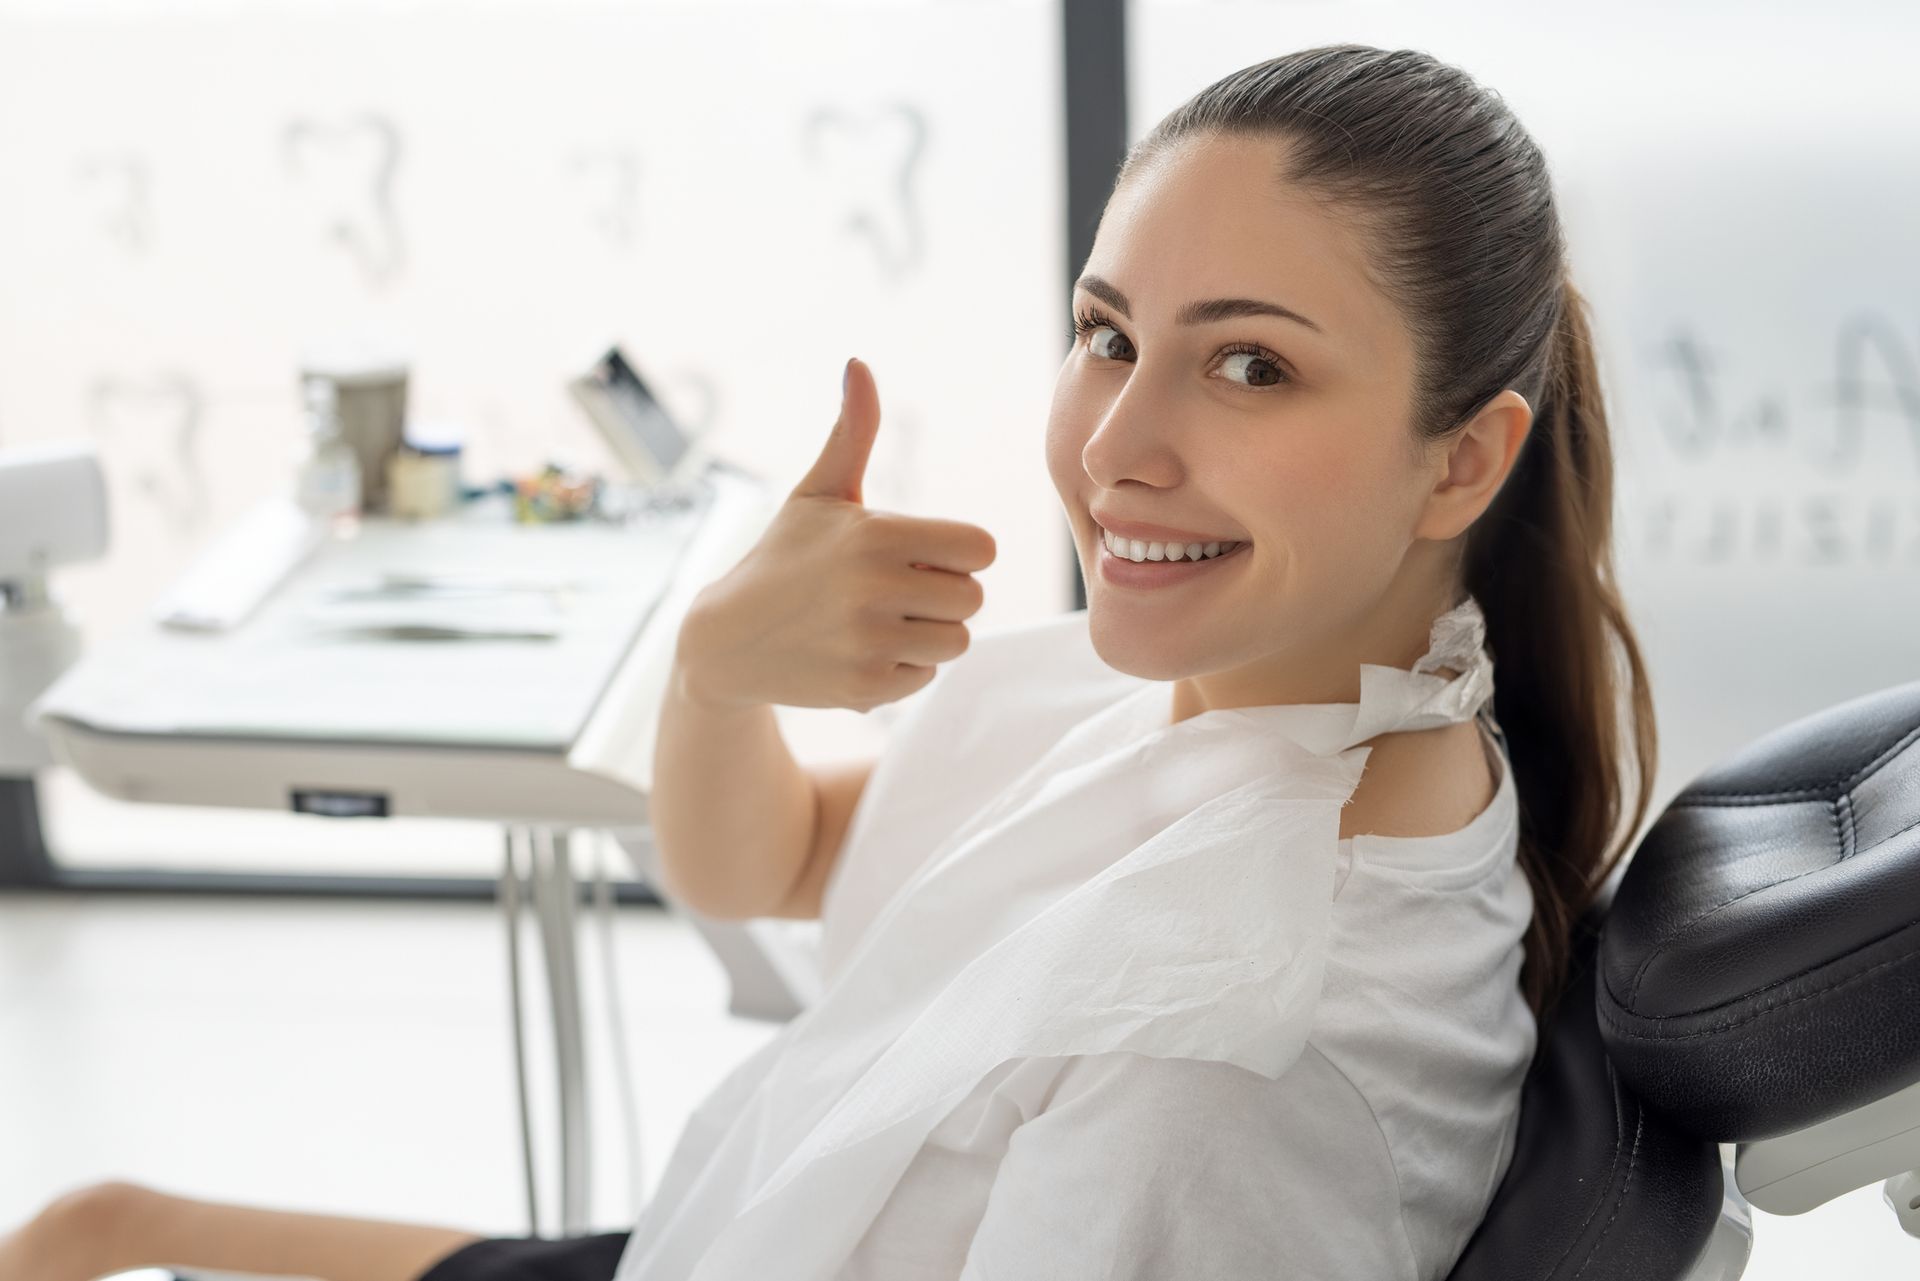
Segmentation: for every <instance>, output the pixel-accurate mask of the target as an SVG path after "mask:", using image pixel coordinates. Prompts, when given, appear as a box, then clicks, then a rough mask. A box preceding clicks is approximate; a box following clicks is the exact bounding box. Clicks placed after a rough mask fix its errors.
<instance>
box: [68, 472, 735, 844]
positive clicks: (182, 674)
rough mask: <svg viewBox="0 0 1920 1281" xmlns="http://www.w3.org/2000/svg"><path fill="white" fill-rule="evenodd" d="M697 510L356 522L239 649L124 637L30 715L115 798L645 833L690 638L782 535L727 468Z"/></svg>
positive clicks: (155, 634) (690, 502)
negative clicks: (661, 743)
mask: <svg viewBox="0 0 1920 1281" xmlns="http://www.w3.org/2000/svg"><path fill="white" fill-rule="evenodd" d="M686 494H687V497H686V498H685V500H684V501H683V502H682V504H681V505H680V506H678V507H672V506H662V507H659V508H657V509H656V510H653V511H650V512H648V513H646V514H644V515H642V516H639V517H637V518H635V519H631V520H629V521H628V522H626V523H624V524H615V523H611V522H566V523H558V524H546V525H522V524H517V523H515V522H514V521H513V520H512V517H511V513H510V510H509V508H508V503H507V500H506V499H505V498H504V497H499V498H489V499H483V500H479V501H476V502H474V503H470V504H468V505H467V506H466V507H464V508H463V509H462V510H461V512H460V513H459V514H458V515H457V516H453V517H449V518H446V519H442V520H435V521H427V522H421V523H409V522H404V521H398V520H388V519H379V518H373V519H368V520H365V521H363V522H362V523H361V525H360V528H359V531H358V533H357V535H355V536H353V537H350V538H341V539H332V540H329V541H327V542H326V543H324V544H323V545H322V546H321V547H320V548H319V549H318V550H317V551H316V552H315V553H314V554H313V555H312V556H311V557H310V558H309V559H307V560H306V561H305V562H303V563H302V564H301V565H300V566H299V567H298V568H297V569H295V570H293V571H292V572H291V573H290V575H289V576H288V577H287V578H286V579H285V581H283V582H282V583H281V584H280V585H279V587H278V588H277V589H276V590H275V591H274V592H273V593H272V595H270V596H269V597H268V598H267V599H266V600H265V601H264V602H263V603H262V604H261V605H260V606H259V607H258V609H257V610H256V611H255V612H254V613H253V614H252V615H251V616H250V617H248V618H247V619H246V621H245V622H243V623H241V624H240V625H239V626H238V627H237V628H235V629H234V630H232V631H223V632H213V631H209V632H199V633H196V632H185V631H177V630H173V629H170V628H167V627H164V626H162V625H160V624H159V623H157V622H150V623H145V624H142V625H139V626H136V627H134V628H132V629H131V630H129V631H128V632H126V633H124V634H122V635H120V636H119V637H117V638H115V639H114V640H113V641H112V642H110V643H108V644H106V645H104V646H102V647H100V648H99V649H97V650H95V651H93V652H91V653H89V654H88V655H86V656H85V657H84V658H83V659H82V660H81V661H80V662H79V663H78V664H76V665H75V666H74V667H73V668H72V669H70V670H69V671H68V672H67V673H66V674H65V675H64V676H63V677H62V678H61V679H60V680H59V681H57V682H56V683H55V684H54V685H53V687H52V688H50V689H49V690H48V691H47V692H46V693H45V694H44V695H43V696H42V697H41V699H40V700H39V702H38V703H37V704H36V705H35V707H34V709H33V711H34V715H35V717H36V718H37V723H38V725H39V728H40V729H41V730H42V732H44V733H45V734H46V735H47V737H48V739H49V741H50V743H51V745H52V749H53V751H54V753H55V755H56V757H57V758H59V759H60V760H61V761H62V762H63V763H65V764H67V765H69V766H71V767H72V768H73V769H74V770H75V771H76V772H77V773H78V774H79V775H80V776H81V777H82V778H83V779H85V780H86V782H87V783H88V784H90V785H91V786H93V787H94V788H96V789H98V790H99V791H101V792H103V793H105V794H107V795H109V796H113V797H116V798H119V799H122V800H128V801H146V802H161V803H170V804H182V805H218V806H233V807H242V808H247V809H265V810H274V809H280V810H286V809H291V810H294V811H298V812H305V813H315V814H326V815H334V816H355V815H366V816H383V817H404V816H431V817H440V818H465V819H481V820H488V821H498V822H503V823H512V824H525V825H549V824H565V825H578V826H583V827H620V826H626V825H630V824H644V823H645V821H646V812H647V807H646V797H645V793H646V791H647V789H648V787H649V786H650V783H651V779H652V759H653V746H654V734H655V728H656V726H655V721H656V719H657V716H658V710H659V705H660V694H661V693H662V691H664V689H665V686H666V681H667V678H668V674H669V671H670V668H671V664H672V657H673V651H674V646H675V644H676V642H677V639H678V632H679V625H680V621H681V619H682V618H683V617H684V614H685V610H686V607H687V605H688V604H689V603H690V600H691V597H692V596H693V595H694V594H695V593H696V592H697V591H698V590H699V589H700V588H701V587H703V586H704V585H705V584H706V583H707V582H709V581H711V580H712V579H713V578H715V577H717V576H718V575H719V574H721V573H723V572H725V570H726V569H727V568H728V567H730V566H731V565H732V564H733V563H734V562H735V561H737V560H738V558H739V557H740V556H741V555H742V554H744V552H745V551H746V549H747V548H748V547H749V546H751V544H752V542H753V540H754V539H755V538H757V537H758V535H759V533H760V532H761V530H762V529H763V528H764V526H765V522H766V520H767V519H768V518H769V517H770V515H771V507H770V505H769V502H768V498H767V495H766V492H765V490H764V487H763V486H761V484H760V483H759V482H758V480H757V479H755V478H752V477H751V476H749V475H747V474H746V473H744V472H739V471H737V470H735V469H732V468H730V467H728V466H726V465H725V464H715V465H713V466H712V467H711V468H710V469H709V470H708V472H706V473H705V474H704V475H702V476H701V477H700V478H699V480H698V481H697V483H696V484H695V485H693V486H691V487H690V488H689V489H688V490H687V491H686ZM422 618H426V619H428V620H432V619H448V620H453V621H454V623H455V624H456V626H455V627H454V628H452V629H451V630H448V629H445V628H441V627H437V626H426V625H422V623H421V620H422ZM476 620H491V622H486V621H481V622H478V623H476ZM396 623H397V624H402V625H394V626H387V625H384V624H396ZM492 624H498V627H497V630H495V631H494V632H493V634H488V631H487V628H488V627H489V626H491V625H492ZM476 626H477V627H478V628H479V630H478V634H471V633H470V632H469V631H468V629H472V628H475V627H476Z"/></svg>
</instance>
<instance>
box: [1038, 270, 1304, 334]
mask: <svg viewBox="0 0 1920 1281" xmlns="http://www.w3.org/2000/svg"><path fill="white" fill-rule="evenodd" d="M1075 287H1076V288H1079V289H1084V290H1086V291H1087V292H1088V293H1090V294H1092V295H1093V296H1094V297H1095V298H1098V299H1099V300H1100V301H1101V302H1104V303H1106V304H1107V305H1108V306H1110V307H1112V308H1113V309H1114V310H1115V311H1118V312H1119V313H1120V314H1121V315H1123V316H1125V317H1126V318H1127V319H1128V320H1132V319H1133V313H1132V312H1131V311H1130V310H1128V308H1127V296H1126V295H1125V294H1123V293H1121V292H1120V291H1119V290H1118V289H1116V288H1114V286H1113V283H1112V282H1111V281H1109V280H1107V279H1105V278H1104V277H1101V276H1082V277H1080V279H1079V280H1078V281H1076V282H1075ZM1239 316H1278V317H1280V318H1281V319H1282V320H1291V321H1295V322H1297V323H1299V324H1302V325H1305V326H1306V327H1307V328H1308V329H1311V330H1313V332H1314V333H1316V334H1321V333H1325V332H1326V331H1325V330H1324V329H1322V328H1320V326H1318V325H1316V324H1314V323H1313V321H1311V320H1309V319H1307V318H1306V317H1305V316H1303V315H1301V314H1300V313H1299V312H1297V311H1295V310H1293V309H1292V308H1291V307H1282V306H1281V305H1280V304H1279V303H1277V302H1261V301H1260V300H1259V299H1257V298H1208V299H1204V300H1202V301H1200V302H1190V303H1188V304H1187V305H1186V306H1184V307H1182V308H1181V309H1180V312H1179V314H1178V315H1176V316H1175V317H1174V320H1175V321H1176V322H1178V323H1179V324H1182V325H1207V324H1212V323H1213V322H1215V321H1218V320H1232V319H1234V318H1236V317H1239Z"/></svg>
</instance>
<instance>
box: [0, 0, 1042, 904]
mask: <svg viewBox="0 0 1920 1281" xmlns="http://www.w3.org/2000/svg"><path fill="white" fill-rule="evenodd" d="M1058 26H1059V22H1058V16H1057V10H1056V6H1055V5H1053V4H1052V3H1044V2H1042V0H1019V2H1012V0H1004V2H1000V3H969V4H950V3H933V2H930V3H894V4H865V5H858V4H834V3H808V4H744V3H729V2H726V0H709V2H703V3H700V4H697V5H695V4H687V3H644V4H633V3H629V4H623V5H618V6H612V5H602V6H588V5H584V4H565V5H554V4H544V3H541V4H536V3H533V2H531V0H527V2H524V3H494V4H489V5H484V6H482V5H476V4H437V5H420V4H400V3H384V4H358V5H314V4H302V5H295V4H288V3H272V4H267V3H260V4H249V5H246V6H244V7H243V6H235V5H223V6H214V5H210V4H204V3H190V2H188V0H176V2H174V3H147V4H141V5H113V6H109V5H101V4H89V5H84V6H51V5H44V4H40V5H23V4H17V3H16V4H11V5H8V4H4V3H0V445H4V444H20V443H24V442H28V441H34V440H40V439H45V438H52V437H65V436H76V435H78V436H88V437H92V438H94V439H96V440H98V441H99V442H100V444H101V447H102V449H103V450H104V457H105V461H106V464H107V467H108V469H109V473H110V483H111V488H112V494H113V501H114V525H115V530H114V542H115V546H114V551H113V554H112V557H111V559H110V560H109V561H108V562H106V563H104V564H102V565H98V566H92V567H85V568H80V569H77V570H76V571H74V572H72V573H69V574H64V575H62V576H61V579H60V582H59V586H60V587H61V588H62V594H63V595H64V597H65V599H66V600H67V602H68V604H69V606H70V608H71V609H72V610H73V612H74V613H75V614H76V615H77V616H78V617H79V619H80V621H81V623H82V625H83V627H84V629H85V631H86V633H87V634H88V636H89V637H91V638H99V637H102V636H105V635H107V634H109V633H110V632H112V631H113V630H115V629H117V628H120V627H122V626H125V625H128V624H130V623H132V622H134V621H135V620H137V619H138V618H140V617H141V615H142V613H143V611H144V610H145V608H146V605H147V603H148V602H149V601H150V600H151V599H152V597H153V596H154V595H155V594H156V593H157V591H158V590H159V589H160V587H161V586H163V585H164V583H165V581H166V580H167V579H168V578H169V577H170V576H171V575H173V574H175V573H177V572H178V571H179V570H180V569H181V568H182V567H183V566H184V565H185V564H187V563H188V561H189V559H190V557H191V555H192V554H193V552H194V551H195V549H196V548H198V547H199V546H201V545H202V544H203V543H204V542H205V541H206V540H207V539H208V538H209V537H210V536H212V534H213V533H214V532H216V531H217V530H218V529H219V528H220V527H221V526H222V524H223V523H225V522H228V521H230V520H232V519H233V518H234V517H235V516H236V515H237V514H238V513H240V512H241V511H243V510H244V509H245V508H246V506H247V505H248V504H249V503H250V502H251V501H253V500H254V498H255V497H256V496H257V495H259V494H260V493H262V492H264V491H268V490H272V489H274V488H277V487H284V486H285V485H287V484H288V483H289V477H290V468H291V466H292V458H293V454H294V451H295V448H296V445H297V443H298V439H299V431H300V427H299V420H298V416H297V411H298V400H297V395H296V386H295V367H296V362H297V360H298V357H299V353H300V350H301V348H302V347H303V346H304V345H305V344H307V343H308V342H310V341H312V340H314V339H316V338H322V337H326V336H329V335H332V334H335V333H340V332H367V333H377V334H384V335H387V336H390V337H391V338H393V339H395V340H398V341H400V342H402V343H404V344H405V345H406V346H407V348H408V349H410V350H411V351H412V353H413V356H414V362H415V363H414V370H415V379H414V384H413V393H414V396H413V405H412V408H413V409H414V411H415V412H416V413H417V414H419V415H421V416H426V417H433V418H452V419H456V420H458V421H461V422H463V423H465V424H466V425H467V426H468V429H469V432H470V440H471V444H470V448H469V454H470V458H469V468H468V470H469V475H470V477H471V478H476V479H492V478H495V477H497V476H498V475H500V474H501V472H502V471H503V470H506V469H513V470H519V471H526V470H531V469H534V468H537V467H538V466H539V465H540V464H541V463H543V462H544V461H546V460H547V459H548V458H550V457H556V456H558V457H564V458H572V459H576V460H579V461H582V462H587V463H598V462H601V461H603V456H602V455H601V454H600V452H599V449H598V446H597V442H596V441H595V440H594V439H593V437H592V435H591V432H590V429H589V428H588V427H587V425H586V424H585V422H584V420H583V418H582V417H581V416H580V414H579V413H578V412H577V411H576V410H575V408H574V406H573V405H572V403H571V401H570V400H569V399H568V398H567V397H566V395H565V393H564V391H563V384H564V380H565V379H566V378H567V377H568V376H569V375H571V374H573V373H574V372H577V371H579V370H581V369H583V368H584V367H585V366H586V365H587V364H588V363H589V362H590V361H592V360H593V359H594V358H595V357H596V356H598V355H599V353H600V352H601V351H602V350H604V348H605V347H606V345H607V344H608V343H609V342H613V341H618V342H620V343H622V344H623V345H624V346H625V348H626V350H627V351H628V353H629V354H630V355H631V356H632V357H633V358H634V359H635V362H636V364H637V365H638V366H639V368H640V369H641V372H642V374H643V375H644V376H646V377H647V378H648V379H649V381H650V382H651V383H653V384H654V385H655V387H656V388H657V390H658V391H659V392H660V394H661V396H662V398H663V399H664V400H666V401H667V403H668V405H669V408H670V409H671V410H672V411H673V412H674V413H675V414H676V415H677V416H678V417H680V418H681V419H682V420H683V421H685V422H686V423H687V424H689V425H690V426H691V427H693V428H694V429H696V430H700V431H704V432H706V433H709V435H710V438H711V441H712V443H713V445H714V448H715V449H716V450H718V451H719V452H720V453H722V454H723V455H725V456H728V457H729V458H732V459H734V460H735V461H738V462H740V463H742V464H744V465H747V466H749V467H752V468H753V469H755V470H757V471H759V472H760V473H762V474H763V475H765V476H767V477H768V478H769V479H770V481H771V482H772V483H774V484H776V485H778V486H779V487H780V488H781V489H785V488H789V487H791V485H792V484H793V483H795V482H796V481H797V480H798V479H799V477H800V475H801V474H802V473H803V472H804V471H805V470H806V468H807V467H808V466H809V465H810V464H811V462H812V460H813V458H814V457H815V455H816V454H817V453H818V451H819V448H820V446H821V444H822V443H823V442H824V441H825V439H826V436H827V431H828V429H829V427H830V426H831V424H832V422H833V419H834V416H835V415H836V414H837V412H838V403H839V391H840V370H841V366H842V365H843V364H844V362H845V360H846V358H847V357H848V356H849V355H856V354H857V355H859V356H861V357H863V358H864V359H865V360H867V361H868V362H869V363H870V364H871V365H872V367H873V369H874V372H875V375H876V377H877V379H878V383H879V389H880V397H881V403H882V406H883V413H884V417H883V422H882V428H881V435H880V437H879V440H878V442H877V443H876V445H875V448H874V453H873V457H872V460H871V465H870V468H869V472H868V483H867V486H866V489H865V496H866V498H867V501H868V503H869V505H871V506H875V507H885V508H890V509H894V510H900V511H910V512H914V513H917V514H923V515H937V516H942V517H949V518H954V519H962V520H968V521H971V522H974V523H977V524H980V525H983V526H985V527H986V528H988V529H989V530H990V531H991V532H992V533H993V534H994V536H995V538H996V540H997V543H998V546H999V548H1000V556H999V559H998V561H997V563H996V564H995V565H994V566H992V567H991V568H990V569H988V570H986V571H984V572H983V573H982V574H981V581H982V584H983V585H984V586H985V587H986V589H987V602H986V605H985V606H984V608H983V609H982V611H981V612H980V613H979V614H978V615H976V616H975V619H974V620H973V625H975V626H987V625H990V624H992V623H994V622H997V621H1004V620H1017V619H1022V618H1026V617H1032V616H1035V615H1042V614H1047V613H1052V612H1055V611H1057V610H1060V609H1063V608H1066V607H1067V606H1068V605H1069V604H1070V602H1071V584H1072V564H1071V559H1070V553H1069V545H1068V539H1067V528H1066V524H1065V521H1064V517H1063V516H1062V515H1061V513H1060V508H1059V504H1058V500H1057V499H1056V497H1055V496H1054V492H1053V488H1052V485H1051V483H1050V482H1049V481H1048V479H1047V474H1046V470H1045V466H1044V461H1043V456H1042V433H1043V430H1044V427H1045V421H1046V409H1047V404H1048V399H1049V397H1050V395H1051V391H1052V384H1053V376H1054V372H1055V370H1056V369H1057V368H1058V366H1059V363H1060V360H1061V359H1062V357H1063V356H1064V355H1065V353H1066V350H1067V346H1068V334H1069V328H1070V315H1069V309H1068V306H1067V303H1066V299H1065V283H1064V282H1065V273H1066V268H1065V266H1064V264H1063V262H1062V259H1063V257H1064V249H1063V234H1062V227H1063V222H1064V215H1063V210H1062V201H1063V196H1062V194H1061V173H1062V169H1063V162H1062V147H1063V142H1062V129H1061V124H1060V120H1061V108H1060V101H1059V93H1060V90H1059V61H1060V56H1059V48H1058ZM836 717H837V718H841V719H843V720H844V719H846V718H853V719H856V720H857V719H858V718H857V716H856V714H855V713H852V712H845V713H830V714H827V716H826V720H828V721H829V722H833V721H834V720H835V718H836ZM828 728H829V729H832V728H834V727H833V726H832V725H829V726H828ZM841 728H844V726H842V727H841ZM47 791H48V808H49V810H50V811H51V813H50V819H49V821H50V825H51V826H52V828H53V839H54V841H55V842H56V844H57V845H58V846H59V848H60V852H61V853H62V854H64V855H66V856H67V857H69V858H72V859H75V860H77V861H102V860H105V861H119V856H120V855H121V854H139V853H156V854H159V855H162V856H164V857H165V858H166V859H168V860H179V861H187V862H206V861H228V860H229V859H230V858H231V859H238V860H240V861H243V862H256V861H260V860H264V861H266V862H269V863H271V864H273V865H275V866H285V865H298V866H301V867H335V868H337V867H341V866H343V862H342V860H343V859H344V860H346V861H347V862H348V863H351V862H352V861H353V860H355V859H356V858H360V859H361V860H362V861H368V862H371V863H374V864H380V865H388V864H391V863H392V862H393V861H394V860H396V859H404V860H410V861H411V862H412V864H413V865H415V866H424V865H426V864H427V863H429V862H432V861H434V860H438V859H440V857H441V855H442V854H445V855H446V856H447V857H451V858H453V859H455V860H456V861H462V860H467V861H470V860H472V859H479V860H481V861H482V862H483V863H484V864H485V865H487V866H491V864H492V862H493V859H494V854H493V851H494V847H495V840H494V838H493V837H492V835H491V834H489V833H486V832H484V831H478V830H466V829H465V828H464V825H438V824H435V825H426V826H419V827H416V826H414V825H412V824H408V823H394V824H389V825H385V827H384V828H383V829H382V830H381V831H378V832H373V831H353V830H350V828H349V827H348V826H345V825H328V824H326V823H325V822H324V821H308V822H302V821H300V820H296V819H294V818H292V817H285V818H282V817H278V816H262V815H250V814H237V813H235V814H225V813H214V812H207V813H196V812H191V811H187V812H182V811H168V810H160V809H156V808H153V807H139V808H132V807H123V806H115V805H112V804H109V803H107V802H104V801H102V800H100V799H99V798H96V797H92V796H91V795H90V794H88V793H87V792H86V790H85V789H84V788H82V787H81V786H79V785H78V784H77V782H76V781H75V780H73V779H71V778H69V777H65V776H63V775H62V774H61V772H59V771H56V772H55V774H54V776H53V777H50V778H49V779H48V788H47ZM356 850H357V851H360V853H359V854H358V855H356V853H355V851H356ZM223 851H225V853H223ZM394 870H398V869H397V868H395V869H394Z"/></svg>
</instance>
